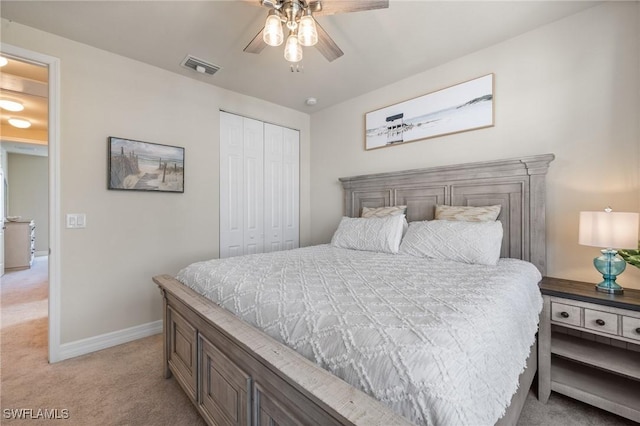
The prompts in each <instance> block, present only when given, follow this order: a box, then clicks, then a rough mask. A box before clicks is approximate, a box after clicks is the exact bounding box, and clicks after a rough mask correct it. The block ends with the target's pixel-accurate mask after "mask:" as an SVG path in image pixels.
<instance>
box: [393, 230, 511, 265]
mask: <svg viewBox="0 0 640 426" xmlns="http://www.w3.org/2000/svg"><path fill="white" fill-rule="evenodd" d="M501 246H502V224H501V223H500V221H493V222H459V221H450V220H431V221H425V222H411V223H410V224H409V230H408V231H407V234H406V235H405V236H404V238H403V240H402V244H401V245H400V250H399V253H400V254H408V255H411V256H416V257H430V258H433V259H448V260H455V261H456V262H464V263H475V264H480V265H495V264H496V263H498V259H499V258H500V248H501Z"/></svg>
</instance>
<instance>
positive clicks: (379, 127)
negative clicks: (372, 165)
mask: <svg viewBox="0 0 640 426" xmlns="http://www.w3.org/2000/svg"><path fill="white" fill-rule="evenodd" d="M491 126H493V74H489V75H485V76H483V77H479V78H476V79H474V80H470V81H467V82H464V83H460V84H456V85H455V86H451V87H448V88H446V89H442V90H438V91H436V92H432V93H428V94H426V95H423V96H419V97H417V98H414V99H409V100H408V101H404V102H400V103H398V104H395V105H391V106H388V107H385V108H381V109H379V110H376V111H371V112H369V113H367V114H366V115H365V128H366V132H365V149H367V150H368V149H376V148H383V147H386V146H392V145H397V144H403V143H406V142H414V141H417V140H421V139H427V138H434V137H437V136H443V135H449V134H452V133H459V132H466V131H468V130H474V129H482V128H484V127H491Z"/></svg>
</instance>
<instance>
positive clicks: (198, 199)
mask: <svg viewBox="0 0 640 426" xmlns="http://www.w3.org/2000/svg"><path fill="white" fill-rule="evenodd" d="M2 41H3V43H8V44H11V45H14V46H18V47H22V48H25V49H29V50H32V51H36V52H40V53H43V54H46V55H50V56H54V57H57V58H59V59H60V75H61V111H60V117H61V123H60V129H61V137H60V156H61V161H60V163H61V171H60V173H61V200H60V204H61V212H62V214H63V216H64V214H66V213H86V215H87V228H86V229H64V228H63V229H62V232H61V247H62V252H61V253H60V258H61V312H62V318H61V343H68V342H73V341H77V340H79V339H83V338H87V337H92V336H97V335H101V334H104V333H108V332H111V331H117V330H121V329H124V328H128V327H132V326H136V325H141V324H146V323H149V322H152V321H155V320H159V319H161V298H160V293H159V291H158V289H157V287H156V286H155V285H154V284H153V283H152V282H151V276H153V275H156V274H160V273H176V272H177V271H178V270H179V269H180V268H181V267H183V266H186V265H187V264H189V263H191V262H194V261H196V260H201V259H207V258H213V257H216V256H217V255H218V232H219V231H218V229H219V213H218V192H219V189H218V188H219V186H218V170H219V158H218V156H219V155H218V144H219V110H220V109H225V110H228V111H232V112H236V113H239V114H244V115H247V116H249V117H253V118H257V119H260V120H264V121H268V122H273V123H277V124H280V125H283V126H287V127H291V128H295V129H300V138H301V149H300V151H301V167H300V174H301V176H300V183H301V197H300V199H301V211H300V224H301V230H300V240H301V244H302V245H306V244H308V243H309V240H310V227H309V225H310V221H309V203H310V200H309V173H310V171H309V169H310V166H309V154H310V148H309V146H310V142H309V141H310V139H309V138H310V118H309V116H308V115H307V114H303V113H300V112H297V111H293V110H290V109H287V108H284V107H281V106H278V105H274V104H271V103H268V102H265V101H262V100H259V99H256V98H252V97H247V96H244V95H240V94H238V93H234V92H230V91H227V90H223V89H220V88H217V87H214V86H211V85H207V84H204V83H201V82H198V81H196V80H192V79H189V78H186V77H183V76H180V75H177V74H173V73H170V72H167V71H164V70H161V69H159V68H156V67H152V66H149V65H146V64H143V63H141V62H138V61H134V60H131V59H127V58H124V57H122V56H118V55H115V54H112V53H109V52H106V51H103V50H99V49H95V48H92V47H89V46H87V45H83V44H80V43H76V42H73V41H70V40H67V39H64V38H60V37H57V36H54V35H51V34H47V33H44V32H41V31H38V30H35V29H32V28H29V27H25V26H23V25H20V24H17V23H15V22H12V23H9V22H8V21H6V20H2ZM176 60H181V58H177V59H176ZM220 72H233V70H224V69H223V70H222V71H220ZM212 78H213V79H215V77H212ZM108 136H119V137H126V138H131V139H136V140H142V141H149V142H156V143H161V144H168V145H179V146H183V147H185V148H186V154H185V168H186V170H185V192H184V194H172V193H144V192H133V191H132V192H124V191H108V190H107V189H106V188H107V182H106V167H107V157H106V153H107V146H106V144H107V137H108Z"/></svg>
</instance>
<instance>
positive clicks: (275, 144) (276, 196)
mask: <svg viewBox="0 0 640 426" xmlns="http://www.w3.org/2000/svg"><path fill="white" fill-rule="evenodd" d="M283 130H284V129H283V128H282V127H280V126H275V125H273V124H265V125H264V195H265V197H264V226H265V243H264V251H265V252H272V251H279V250H282V249H283V246H282V241H283V232H282V216H283V215H282V206H283V197H282V195H283V194H282V187H283V181H282V176H283V170H282V166H283V163H282V149H283V140H282V136H283Z"/></svg>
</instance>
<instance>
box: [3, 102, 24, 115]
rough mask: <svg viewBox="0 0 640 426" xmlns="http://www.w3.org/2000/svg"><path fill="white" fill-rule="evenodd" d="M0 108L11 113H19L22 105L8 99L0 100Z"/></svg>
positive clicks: (22, 107)
mask: <svg viewBox="0 0 640 426" xmlns="http://www.w3.org/2000/svg"><path fill="white" fill-rule="evenodd" d="M0 108H2V109H4V110H7V111H11V112H19V111H22V110H23V109H24V105H22V104H21V103H20V102H16V101H12V100H10V99H0Z"/></svg>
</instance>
